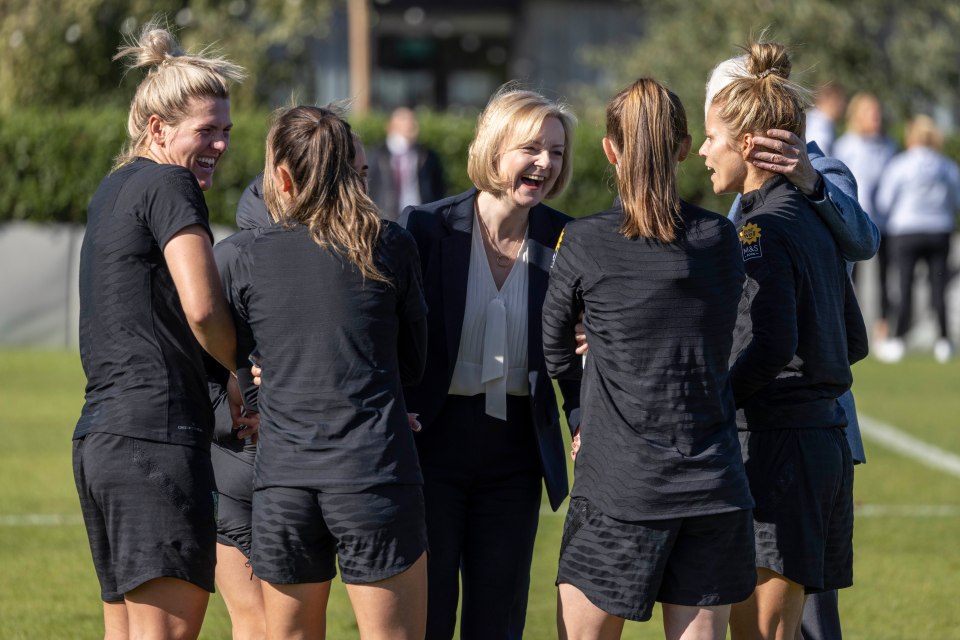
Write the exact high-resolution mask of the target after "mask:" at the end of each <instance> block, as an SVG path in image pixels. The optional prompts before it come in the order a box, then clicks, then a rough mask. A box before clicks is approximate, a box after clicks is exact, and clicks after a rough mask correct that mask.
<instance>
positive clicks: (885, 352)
mask: <svg viewBox="0 0 960 640" xmlns="http://www.w3.org/2000/svg"><path fill="white" fill-rule="evenodd" d="M906 147H907V150H906V151H904V152H903V153H901V154H899V155H897V156H896V157H894V158H893V160H891V161H890V163H889V164H888V165H887V169H886V171H885V172H884V174H883V177H882V178H881V180H880V186H879V189H878V190H877V208H878V210H879V211H880V212H881V214H882V215H883V217H884V219H885V220H886V225H887V238H888V239H889V240H890V244H891V247H892V251H893V255H894V257H895V259H894V264H895V266H896V271H897V272H898V274H899V283H900V300H899V304H898V305H896V307H897V322H896V327H895V333H894V337H892V338H891V339H889V340H887V341H885V342H883V343H882V344H881V345H880V348H879V349H877V358H879V359H880V360H882V361H884V362H897V361H899V360H900V359H901V358H903V355H904V351H905V350H906V347H905V342H904V341H905V340H906V336H907V332H908V331H909V330H910V325H911V320H912V314H913V282H914V269H915V267H916V265H917V263H918V262H920V261H923V262H924V263H925V264H926V267H927V277H928V278H929V279H930V299H931V303H932V304H933V309H934V311H935V313H936V316H937V326H938V329H939V333H938V335H937V339H936V342H935V343H934V346H933V355H934V357H935V358H936V359H937V362H947V361H948V360H950V358H952V357H953V352H954V348H953V344H952V343H951V342H950V336H949V333H948V323H947V301H946V291H947V280H948V273H947V264H948V259H949V257H950V236H951V234H952V233H953V229H954V226H955V224H956V217H957V212H958V211H960V170H958V168H957V165H956V163H955V162H953V161H952V160H950V159H949V158H947V157H946V156H945V155H943V153H942V150H943V134H942V133H941V132H940V129H939V127H937V124H936V123H935V122H934V121H933V119H931V118H930V117H929V116H925V115H919V116H916V117H915V118H913V120H911V121H910V123H909V124H908V125H907V129H906Z"/></svg>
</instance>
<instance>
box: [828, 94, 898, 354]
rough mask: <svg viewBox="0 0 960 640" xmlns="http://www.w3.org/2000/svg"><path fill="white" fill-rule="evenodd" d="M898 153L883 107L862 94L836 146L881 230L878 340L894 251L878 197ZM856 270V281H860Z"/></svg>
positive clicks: (885, 318) (886, 312) (883, 333)
mask: <svg viewBox="0 0 960 640" xmlns="http://www.w3.org/2000/svg"><path fill="white" fill-rule="evenodd" d="M896 153H897V145H896V143H895V142H894V141H893V140H891V139H890V138H888V137H887V136H886V135H885V134H884V121H883V107H882V106H881V105H880V101H879V100H878V99H877V97H876V96H874V95H873V94H871V93H865V92H860V93H857V94H855V95H854V96H853V97H852V98H851V99H850V104H849V105H847V130H846V132H845V133H844V134H843V135H842V136H840V137H839V138H838V139H837V141H836V143H834V145H833V157H835V158H836V159H837V160H840V161H841V162H843V163H844V164H845V165H847V166H848V167H849V168H850V171H852V172H853V176H854V178H856V179H857V198H858V200H859V201H860V205H861V206H862V207H863V210H864V211H866V212H867V215H869V216H870V218H871V220H873V222H874V224H876V225H877V228H878V229H879V230H880V248H879V249H878V251H877V260H876V265H875V267H876V269H877V285H878V287H879V290H878V293H879V300H880V306H879V308H878V309H877V312H878V315H877V319H876V323H875V324H874V327H873V334H874V337H875V338H877V339H880V340H882V339H884V338H886V337H887V335H888V333H889V322H890V312H891V309H890V286H889V283H888V276H889V272H890V269H891V264H890V262H891V258H892V257H893V254H892V251H891V249H890V247H889V246H888V245H889V243H886V242H884V240H885V237H886V233H887V221H886V219H885V218H884V216H883V215H881V213H880V212H879V211H878V210H877V204H876V194H877V188H878V187H879V185H880V176H881V175H882V174H883V170H884V168H885V167H886V166H887V163H888V162H889V161H890V159H891V158H893V156H894V155H895V154H896ZM859 271H860V269H855V270H854V276H855V278H857V279H859V276H858V275H857V273H858V272H859Z"/></svg>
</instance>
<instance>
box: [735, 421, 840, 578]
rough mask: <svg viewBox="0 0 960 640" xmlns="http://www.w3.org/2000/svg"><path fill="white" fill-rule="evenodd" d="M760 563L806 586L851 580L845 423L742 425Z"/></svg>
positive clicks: (741, 434)
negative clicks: (824, 425)
mask: <svg viewBox="0 0 960 640" xmlns="http://www.w3.org/2000/svg"><path fill="white" fill-rule="evenodd" d="M740 447H741V450H742V451H743V459H744V462H745V463H746V468H747V478H748V479H749V480H750V492H751V493H752V494H753V499H754V500H755V501H756V503H757V506H756V508H755V509H754V511H753V517H754V532H755V536H756V544H757V566H758V567H764V568H767V569H770V570H771V571H776V572H777V573H779V574H780V575H782V576H785V577H787V578H789V579H790V580H793V581H794V582H797V583H799V584H802V585H803V586H804V587H805V588H806V591H807V593H817V592H819V591H830V590H833V589H842V588H844V587H849V586H850V585H852V584H853V459H852V457H851V454H850V446H849V445H848V444H847V439H846V436H845V435H844V432H843V429H842V428H839V427H837V428H835V429H783V430H777V431H756V432H754V431H741V432H740Z"/></svg>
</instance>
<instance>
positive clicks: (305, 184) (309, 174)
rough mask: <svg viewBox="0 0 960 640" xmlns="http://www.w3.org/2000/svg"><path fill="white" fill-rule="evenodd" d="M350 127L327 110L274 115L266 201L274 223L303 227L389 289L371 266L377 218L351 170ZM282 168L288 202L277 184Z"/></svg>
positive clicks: (305, 109)
mask: <svg viewBox="0 0 960 640" xmlns="http://www.w3.org/2000/svg"><path fill="white" fill-rule="evenodd" d="M354 154H355V151H354V146H353V135H352V132H351V130H350V125H349V124H347V122H346V121H345V120H344V119H343V118H341V117H340V114H339V113H337V112H336V111H335V110H333V109H331V108H325V107H310V106H298V107H292V108H289V109H283V110H281V111H279V112H278V115H277V117H276V120H275V122H274V124H273V126H272V127H271V128H270V133H268V134H267V162H266V168H265V170H264V180H263V185H264V196H265V199H266V202H267V208H268V209H269V211H270V215H271V216H273V218H274V220H278V221H282V222H283V221H286V222H292V223H300V224H304V225H306V226H307V228H308V229H309V230H310V235H311V236H313V239H314V241H315V242H316V243H317V244H318V245H320V246H321V247H325V248H331V249H333V250H334V251H337V252H340V253H342V254H343V255H344V256H345V257H346V258H347V259H348V260H349V261H350V262H352V263H353V264H354V265H356V267H357V268H358V269H359V270H360V273H361V274H362V275H363V277H364V278H369V279H371V280H378V281H380V282H386V283H389V282H390V281H389V280H388V279H387V278H386V276H384V275H383V274H382V273H381V272H380V270H379V269H377V267H376V264H375V263H374V258H373V255H374V248H375V246H376V243H377V239H378V238H379V237H380V227H381V222H380V212H379V211H378V210H377V206H376V205H375V204H374V203H373V201H372V200H371V199H370V197H369V196H367V193H366V188H365V185H364V180H363V177H362V176H361V175H360V173H359V172H358V171H357V170H356V169H355V168H354V167H353V160H354ZM277 167H283V168H284V169H285V170H286V171H287V172H288V173H289V174H290V179H291V181H292V182H293V189H292V199H289V200H288V199H285V198H284V197H283V196H282V195H281V191H280V189H279V187H278V185H277V184H276V181H277V177H276V169H277Z"/></svg>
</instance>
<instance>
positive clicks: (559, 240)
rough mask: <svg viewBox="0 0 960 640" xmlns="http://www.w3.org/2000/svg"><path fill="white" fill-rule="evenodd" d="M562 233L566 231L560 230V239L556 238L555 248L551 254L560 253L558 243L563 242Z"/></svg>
mask: <svg viewBox="0 0 960 640" xmlns="http://www.w3.org/2000/svg"><path fill="white" fill-rule="evenodd" d="M564 231H566V229H561V230H560V237H559V238H557V246H556V247H554V249H553V252H554V253H556V252H557V251H560V243H561V242H563V232H564Z"/></svg>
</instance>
